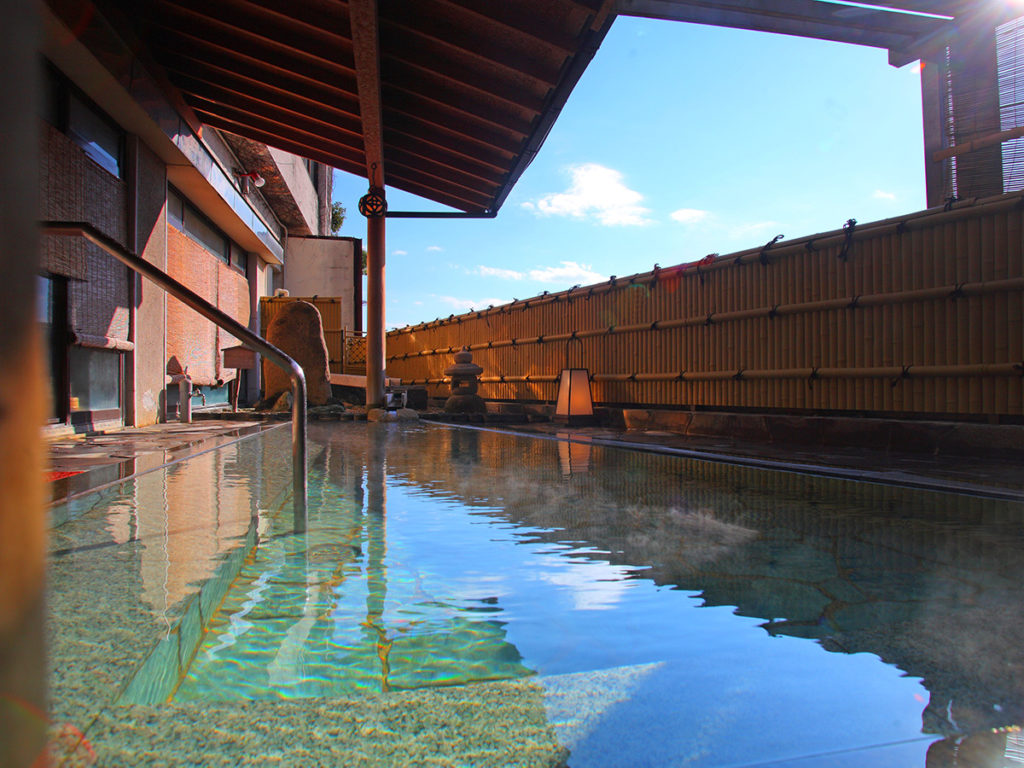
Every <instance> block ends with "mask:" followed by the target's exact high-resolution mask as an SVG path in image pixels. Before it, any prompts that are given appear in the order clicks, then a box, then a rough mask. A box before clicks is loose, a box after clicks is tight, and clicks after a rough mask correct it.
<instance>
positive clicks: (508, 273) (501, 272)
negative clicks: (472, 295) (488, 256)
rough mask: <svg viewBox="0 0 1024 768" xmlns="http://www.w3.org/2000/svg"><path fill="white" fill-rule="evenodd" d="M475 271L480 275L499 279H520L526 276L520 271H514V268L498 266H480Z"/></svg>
mask: <svg viewBox="0 0 1024 768" xmlns="http://www.w3.org/2000/svg"><path fill="white" fill-rule="evenodd" d="M476 273H477V274H478V275H480V276H482V277H497V278H498V279H499V280H522V279H523V278H525V277H526V275H525V274H523V273H522V272H516V271H515V270H514V269H501V268H500V267H485V266H480V267H478V268H477V270H476Z"/></svg>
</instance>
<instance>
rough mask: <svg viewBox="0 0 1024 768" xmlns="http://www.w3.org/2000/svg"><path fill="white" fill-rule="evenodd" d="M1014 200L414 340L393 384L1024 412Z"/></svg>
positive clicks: (413, 331) (797, 243)
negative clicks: (458, 379)
mask: <svg viewBox="0 0 1024 768" xmlns="http://www.w3.org/2000/svg"><path fill="white" fill-rule="evenodd" d="M1022 224H1024V196H1022V195H1021V194H1020V193H1015V194H1010V195H1001V196H998V197H993V198H988V199H985V200H967V201H961V202H959V203H956V204H950V205H947V206H946V207H944V208H936V209H929V210H927V211H922V212H919V213H916V214H912V215H908V216H905V217H902V218H899V219H890V220H886V221H880V222H873V223H870V224H857V223H856V222H855V221H854V220H852V219H851V220H850V221H849V222H847V224H846V225H845V226H844V227H843V228H842V229H840V230H835V231H832V232H827V233H824V234H820V235H816V236H813V237H806V238H800V239H798V240H793V241H786V242H777V241H772V242H770V243H767V244H766V245H764V246H763V247H760V248H754V249H750V250H746V251H741V252H739V253H733V254H730V255H726V256H721V255H718V254H712V255H709V256H708V257H706V258H704V259H702V260H700V261H699V262H694V263H690V264H682V265H678V266H674V267H667V268H661V267H659V266H658V265H655V268H654V269H652V270H651V271H649V272H645V273H641V274H636V275H632V276H628V277H612V278H611V279H610V280H608V281H607V282H604V283H600V284H597V285H591V286H587V287H577V288H573V289H571V290H568V291H561V292H558V293H545V294H542V295H540V296H535V297H532V298H530V299H525V300H521V301H515V302H512V303H511V304H505V305H503V306H499V307H490V308H488V309H486V310H481V311H478V312H470V313H466V314H463V315H458V316H451V317H449V318H447V319H443V320H438V321H434V322H431V323H424V324H420V325H415V326H409V327H406V328H402V329H399V330H395V331H392V332H390V333H389V334H388V337H387V371H388V375H389V376H397V377H400V378H401V379H402V380H403V382H405V383H414V384H424V385H426V386H427V387H428V390H429V391H430V393H431V394H432V395H434V396H443V395H445V394H446V393H447V391H448V388H447V383H446V380H445V377H444V375H443V371H444V369H445V368H446V367H448V366H449V365H451V362H452V354H454V353H455V352H456V351H458V350H459V349H460V348H461V347H462V346H468V347H469V349H470V350H471V351H472V352H473V361H474V362H475V363H477V364H479V365H481V366H482V367H483V369H484V374H483V376H482V378H481V381H482V384H483V386H482V387H481V394H482V395H483V396H484V397H486V398H488V399H492V400H505V401H533V402H537V401H553V400H554V399H555V395H556V382H557V379H558V374H559V371H560V370H561V369H562V368H565V367H569V366H573V367H586V368H587V369H589V371H590V372H591V381H592V390H593V393H594V399H595V401H596V402H598V403H604V404H616V405H630V404H634V405H644V406H660V407H699V408H703V407H707V408H725V409H758V410H765V409H779V410H787V411H793V410H811V411H844V412H870V413H902V414H908V413H913V414H937V415H938V414H947V415H951V414H959V415H978V414H989V415H1021V414H1022V413H1024V389H1022V375H1024V334H1022V326H1024V304H1022V293H1024V234H1022V231H1024V230H1022Z"/></svg>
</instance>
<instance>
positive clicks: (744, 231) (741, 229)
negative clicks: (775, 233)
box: [730, 221, 779, 238]
mask: <svg viewBox="0 0 1024 768" xmlns="http://www.w3.org/2000/svg"><path fill="white" fill-rule="evenodd" d="M778 226H779V223H778V222H777V221H752V222H750V223H749V224H740V225H739V226H738V227H733V228H732V230H731V232H730V234H731V235H732V237H733V238H742V237H753V236H754V235H758V234H764V233H765V232H768V231H770V230H773V229H777V228H778Z"/></svg>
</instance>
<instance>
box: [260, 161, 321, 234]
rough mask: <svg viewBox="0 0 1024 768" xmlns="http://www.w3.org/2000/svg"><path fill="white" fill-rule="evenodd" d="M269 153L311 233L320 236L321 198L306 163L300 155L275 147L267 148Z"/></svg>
mask: <svg viewBox="0 0 1024 768" xmlns="http://www.w3.org/2000/svg"><path fill="white" fill-rule="evenodd" d="M267 151H268V152H269V153H270V156H271V157H272V158H273V159H274V163H275V164H276V165H277V170H278V172H279V173H280V174H281V178H282V179H283V180H284V182H285V184H286V185H287V186H288V191H289V192H290V193H291V196H292V199H293V200H294V202H295V205H296V206H297V207H298V209H299V212H300V213H301V215H302V218H303V220H304V222H305V224H306V226H307V227H308V228H309V231H310V232H312V233H313V234H320V201H319V196H318V195H317V190H316V188H315V187H314V186H313V181H312V180H311V179H310V178H309V171H308V170H306V164H305V162H304V161H303V159H302V158H301V157H299V156H298V155H293V154H291V153H290V152H284V151H282V150H280V149H275V148H274V147H267Z"/></svg>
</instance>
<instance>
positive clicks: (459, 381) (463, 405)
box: [444, 347, 487, 413]
mask: <svg viewBox="0 0 1024 768" xmlns="http://www.w3.org/2000/svg"><path fill="white" fill-rule="evenodd" d="M483 372H484V369H483V368H481V367H480V366H479V365H477V364H476V363H474V362H473V353H472V352H470V351H469V347H463V348H462V349H461V350H459V351H458V352H456V353H455V365H450V366H448V367H447V368H445V369H444V375H445V376H450V377H451V379H452V394H451V397H449V398H448V399H447V400H446V401H445V404H444V410H445V412H446V413H486V412H487V406H486V404H485V403H484V400H483V398H482V397H480V395H478V394H477V393H476V390H477V388H478V387H479V386H480V382H479V381H478V380H477V377H479V376H480V374H481V373H483Z"/></svg>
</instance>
